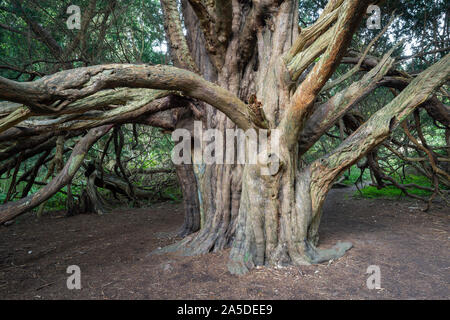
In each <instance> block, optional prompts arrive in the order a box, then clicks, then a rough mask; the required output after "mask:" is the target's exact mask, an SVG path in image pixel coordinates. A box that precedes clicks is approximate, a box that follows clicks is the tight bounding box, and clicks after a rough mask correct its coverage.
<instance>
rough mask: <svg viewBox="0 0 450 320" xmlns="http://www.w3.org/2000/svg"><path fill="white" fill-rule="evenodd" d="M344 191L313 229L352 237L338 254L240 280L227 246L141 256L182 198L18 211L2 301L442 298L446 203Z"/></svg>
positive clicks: (327, 242) (4, 244) (7, 234)
mask: <svg viewBox="0 0 450 320" xmlns="http://www.w3.org/2000/svg"><path fill="white" fill-rule="evenodd" d="M351 193H352V192H351V191H349V189H340V190H333V191H332V193H331V194H330V196H329V198H328V199H327V203H326V206H325V208H324V217H323V220H322V224H321V233H320V235H321V241H320V247H322V248H326V247H329V246H332V245H334V243H335V242H336V241H338V240H345V241H351V242H353V244H354V248H353V249H351V250H350V251H349V252H348V253H347V254H346V255H345V256H344V257H342V258H341V259H339V260H337V261H332V262H331V263H328V264H327V263H325V264H321V265H315V266H303V267H286V268H280V269H277V268H258V269H254V270H252V271H251V272H250V273H248V274H246V275H244V276H240V277H238V276H232V275H230V274H229V273H228V271H227V268H226V262H227V258H228V253H229V251H228V250H226V251H223V252H219V253H212V254H207V255H203V256H200V257H180V256H176V255H173V254H166V255H149V253H150V252H152V251H153V250H154V249H156V248H158V247H163V246H165V245H168V244H170V243H172V242H174V241H175V240H176V239H174V238H173V237H172V235H173V234H174V232H175V231H176V230H177V229H178V228H179V227H180V226H181V224H182V221H183V211H182V205H181V204H172V203H163V204H158V205H155V206H153V207H151V208H148V209H137V210H135V209H133V210H129V209H123V210H116V211H114V212H113V213H111V214H107V215H104V216H96V215H80V216H76V217H72V218H64V217H63V213H61V212H60V213H51V214H48V215H47V216H44V218H42V219H41V220H40V221H36V220H35V218H34V217H32V216H30V215H26V216H23V217H21V218H20V219H19V221H18V222H17V223H15V224H14V225H12V226H9V227H0V299H448V298H449V296H450V286H449V283H450V250H449V249H450V232H449V231H450V230H449V213H450V210H449V208H448V207H445V205H444V204H441V205H439V204H438V205H435V206H434V208H433V209H432V210H431V211H430V212H428V213H424V212H422V211H420V210H419V208H418V204H417V203H415V202H412V201H406V200H402V201H393V200H361V199H359V200H358V199H354V198H352V197H351V196H349V194H351ZM420 206H422V204H420ZM69 265H78V266H79V267H80V268H81V283H82V289H81V290H68V289H67V287H66V280H67V277H68V276H69V275H68V274H67V273H66V269H67V267H68V266H69ZM369 265H378V266H379V267H380V270H381V287H382V289H380V290H369V289H368V288H367V286H366V280H367V278H368V276H369V275H368V274H366V271H367V268H368V266H369Z"/></svg>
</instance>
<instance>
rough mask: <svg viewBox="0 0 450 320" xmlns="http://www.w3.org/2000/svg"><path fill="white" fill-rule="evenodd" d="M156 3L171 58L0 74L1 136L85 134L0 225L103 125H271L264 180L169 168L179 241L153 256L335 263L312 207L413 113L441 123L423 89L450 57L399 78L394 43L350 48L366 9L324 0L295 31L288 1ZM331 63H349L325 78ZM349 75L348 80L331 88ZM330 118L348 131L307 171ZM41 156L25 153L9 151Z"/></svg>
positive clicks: (66, 176) (36, 201)
mask: <svg viewBox="0 0 450 320" xmlns="http://www.w3.org/2000/svg"><path fill="white" fill-rule="evenodd" d="M94 2H95V1H94ZM160 3H161V9H162V12H163V15H164V28H165V33H166V38H167V41H168V44H169V52H170V56H171V61H172V63H170V64H167V65H147V64H102V65H93V66H84V67H80V68H75V69H70V68H68V67H65V65H64V63H62V62H64V61H63V60H62V62H61V65H62V67H61V69H64V70H63V71H60V72H56V73H52V74H49V75H46V76H43V77H40V78H39V79H37V80H34V81H25V82H24V81H21V82H16V81H13V80H10V79H6V78H0V99H2V100H5V102H2V103H0V114H1V116H2V117H1V118H0V141H7V140H9V141H14V140H17V141H19V140H20V139H22V140H21V141H23V139H34V140H35V141H36V142H35V146H40V145H42V144H43V143H47V142H48V141H52V143H53V145H52V148H53V146H55V145H56V139H57V138H56V136H58V135H61V134H66V135H67V134H73V135H81V134H83V133H84V130H86V129H89V130H90V131H89V133H87V135H85V136H84V137H83V138H82V139H81V140H79V142H78V143H77V145H76V147H75V148H74V149H73V150H72V155H71V157H70V158H69V159H68V161H67V162H66V164H65V166H64V167H63V168H62V170H61V171H60V172H59V174H58V175H57V176H56V177H55V178H54V179H53V180H52V181H51V182H49V183H48V185H47V186H46V187H44V188H42V189H41V190H40V191H38V192H37V193H35V194H32V195H29V196H26V197H23V198H22V199H21V200H18V201H16V202H13V201H11V202H7V203H5V204H4V205H2V206H0V223H3V222H6V221H8V220H11V219H13V218H14V217H16V216H18V215H20V214H22V213H24V212H26V211H29V210H31V209H32V208H34V207H36V206H38V205H40V204H41V203H42V202H44V201H46V200H47V199H48V198H49V197H51V196H52V195H53V194H54V193H55V192H57V191H58V190H59V189H60V188H62V187H63V186H65V185H67V184H68V183H69V182H70V180H71V178H72V177H73V175H74V173H75V172H76V171H77V170H78V168H79V167H80V166H81V163H82V162H83V159H84V156H85V154H86V150H87V149H89V148H90V147H91V146H92V145H93V144H94V143H95V141H96V140H97V139H99V138H100V137H101V136H102V135H105V134H106V133H107V132H108V131H110V130H113V129H112V128H113V127H114V126H116V125H118V124H123V123H140V124H145V125H150V126H155V127H161V128H164V129H167V130H173V129H175V128H186V129H188V130H193V129H192V128H193V121H194V120H195V119H196V120H201V121H202V123H203V126H204V127H205V128H216V129H218V130H220V131H222V132H224V131H225V130H226V129H228V128H240V129H243V130H247V129H250V128H252V129H255V130H268V132H269V139H270V132H271V131H274V130H277V131H279V132H280V141H279V152H277V153H272V154H270V157H271V159H276V161H279V163H280V166H279V169H278V170H277V171H276V172H272V174H271V175H264V174H262V169H264V168H265V167H266V166H268V165H270V163H261V164H245V165H240V164H235V165H229V164H212V165H210V164H208V165H206V164H194V165H190V164H184V165H178V166H176V170H177V175H178V178H179V181H180V184H181V187H182V190H183V197H184V204H185V210H186V221H185V225H184V227H183V230H182V234H183V235H187V236H186V237H185V238H184V239H183V240H182V241H181V242H179V243H177V244H175V245H173V246H172V247H169V248H166V249H165V250H177V251H180V252H182V253H184V254H190V255H194V254H202V253H207V252H211V251H217V250H221V249H224V248H227V247H230V246H231V254H230V261H229V270H230V271H231V272H232V273H236V274H241V273H244V272H246V271H248V270H249V269H251V268H252V267H254V266H256V265H279V264H289V263H291V264H297V265H301V264H311V263H320V262H323V261H327V260H330V259H336V258H339V257H340V256H342V255H343V254H344V253H345V252H346V251H347V250H348V249H350V248H351V246H352V245H351V243H348V242H340V243H337V244H336V245H335V246H334V247H333V248H328V249H319V248H318V243H319V235H318V229H319V224H320V219H321V209H322V205H323V203H324V200H325V198H326V196H327V193H328V192H329V191H330V189H331V187H332V185H333V184H334V183H335V182H336V180H337V179H338V178H339V177H340V176H341V174H342V173H343V172H344V171H345V170H346V169H348V168H349V167H350V166H352V165H353V164H355V163H356V162H357V161H359V160H360V159H362V158H364V157H366V156H367V159H368V160H369V165H370V166H371V168H372V169H373V170H374V172H375V173H376V172H377V170H376V168H377V166H376V164H374V163H373V161H372V162H370V159H372V160H373V158H374V157H375V156H374V152H375V150H376V148H377V147H379V146H380V145H382V144H383V143H385V141H386V139H387V138H389V137H390V135H391V133H392V132H393V131H394V130H395V129H396V128H397V127H399V126H400V125H404V124H405V120H406V119H407V117H408V116H409V115H410V114H413V113H414V112H415V110H418V109H419V108H424V109H426V110H427V112H428V113H429V114H430V116H432V117H433V119H435V120H436V121H439V122H440V123H441V124H442V125H443V126H445V127H446V128H448V125H449V122H450V119H449V111H448V106H446V105H444V104H443V103H442V101H441V100H439V98H438V97H437V96H436V95H435V92H436V90H438V89H439V88H441V87H442V86H443V85H445V84H446V82H447V81H448V80H449V75H450V54H447V55H444V56H443V58H442V59H440V60H439V61H438V62H436V63H434V64H433V65H432V66H430V67H429V68H427V69H426V70H424V71H422V72H420V73H419V74H415V75H409V74H407V73H406V72H403V71H401V70H399V69H398V68H397V66H396V64H395V63H394V62H395V58H394V57H393V52H394V50H395V46H393V47H392V48H390V49H389V50H387V51H386V52H385V54H384V56H382V57H379V58H376V57H373V56H370V55H368V52H367V51H366V52H353V51H351V50H349V46H350V43H351V41H352V37H353V36H354V35H355V33H356V32H358V30H359V28H360V27H361V26H365V19H367V14H366V12H367V7H368V6H369V5H370V4H371V1H365V0H330V1H328V3H327V4H326V5H325V6H324V7H323V10H321V12H320V16H319V17H318V18H317V19H316V20H315V22H314V23H312V24H310V25H309V26H307V27H304V28H300V27H299V9H298V1H296V0H182V1H181V3H180V4H181V5H179V4H178V2H177V1H176V0H161V1H160ZM29 24H30V25H31V26H32V27H34V28H35V29H39V28H40V26H39V25H34V24H33V22H32V21H30V22H29ZM383 27H384V26H383ZM384 31H386V30H378V31H377V32H375V33H373V35H374V36H373V38H375V35H376V34H377V33H378V32H380V33H383V32H384ZM46 36H48V35H47V34H46V33H43V32H41V33H40V36H39V37H40V39H43V38H44V40H43V41H44V42H45V43H47V45H50V46H51V45H52V44H53V42H51V41H50V39H48V38H45V37H46ZM80 41H81V40H80ZM371 45H372V44H370V45H369V46H371ZM53 49H54V50H53V51H56V52H55V58H56V59H58V57H59V56H60V55H61V54H62V53H61V52H59V51H61V50H59V49H58V47H57V44H53ZM368 49H369V48H368ZM341 63H345V64H349V65H354V66H355V67H354V68H352V69H351V70H350V71H349V74H345V75H343V76H342V77H340V78H339V77H335V78H334V79H332V80H330V79H331V78H332V76H333V74H334V73H335V71H336V69H337V68H338V66H339V65H340V64H341ZM361 71H363V74H362V76H361V77H360V78H359V79H357V80H356V81H354V82H353V83H351V84H350V85H348V86H347V87H344V88H343V89H340V90H334V89H335V88H336V87H338V85H339V84H340V83H342V82H343V81H345V80H347V79H350V78H351V76H352V75H353V74H355V73H356V72H361ZM379 87H386V88H390V89H391V90H393V92H395V98H393V99H392V100H391V101H390V102H388V103H387V104H386V105H384V106H383V107H382V108H380V109H379V110H378V111H376V112H374V113H373V114H372V115H371V117H370V118H369V119H359V118H357V117H355V116H353V117H352V114H351V110H352V108H353V107H354V106H355V105H356V104H357V103H358V102H359V101H361V100H362V99H364V98H366V97H367V96H369V95H370V94H372V93H373V92H374V91H375V90H376V89H377V88H379ZM174 110H177V112H174ZM358 119H359V121H356V120H358ZM353 120H354V121H353ZM338 122H339V123H340V124H341V125H342V130H344V126H345V130H347V133H348V136H347V137H346V138H345V139H342V143H341V144H340V145H339V146H338V147H337V148H335V149H334V150H330V151H329V152H327V154H326V155H325V156H321V157H319V158H318V159H315V160H314V161H312V162H310V163H306V162H305V161H304V160H303V158H304V156H305V154H306V153H307V151H308V150H309V149H310V148H311V147H312V146H313V145H314V144H315V143H316V142H317V141H318V140H319V139H320V137H321V136H323V135H325V134H327V131H328V130H329V129H330V128H331V127H333V126H334V125H336V123H338ZM406 130H408V128H406ZM342 137H343V136H342ZM50 138H51V139H54V140H55V141H53V140H51V139H50ZM49 139H50V140H49ZM117 139H119V138H117ZM420 145H421V146H423V144H420ZM425 148H426V147H425ZM45 150H47V149H45V148H41V149H39V150H32V149H29V150H26V151H23V152H22V154H21V157H22V158H23V157H26V156H27V152H28V154H33V155H36V154H40V153H41V152H44V151H45ZM10 151H11V150H10ZM394 151H395V150H394ZM33 152H34V153H33ZM424 152H425V151H424ZM15 156H17V151H16V152H12V151H11V152H9V153H8V152H6V153H5V157H4V159H8V158H13V157H15ZM29 156H31V155H29ZM2 157H3V156H2ZM429 160H430V161H431V163H432V169H431V171H432V177H433V179H435V181H440V180H439V179H441V180H442V179H443V180H444V181H447V182H448V181H449V175H448V173H447V172H446V171H445V169H442V166H441V163H440V162H439V161H440V160H439V159H438V158H437V157H436V156H435V155H433V154H431V155H430V159H429ZM42 161H45V156H44V159H42ZM119 163H120V161H119ZM0 170H2V169H1V168H0ZM5 170H6V169H5ZM378 174H379V176H377V177H378V178H380V179H381V180H383V178H384V179H385V180H386V179H388V178H386V177H385V176H383V175H382V173H380V172H378ZM381 180H380V181H381ZM123 183H124V185H125V187H126V182H123ZM125 187H124V188H125ZM436 192H437V191H436ZM188 234H189V235H188Z"/></svg>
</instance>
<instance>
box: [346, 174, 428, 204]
mask: <svg viewBox="0 0 450 320" xmlns="http://www.w3.org/2000/svg"><path fill="white" fill-rule="evenodd" d="M401 182H402V183H403V184H410V183H414V184H417V185H419V186H423V187H430V186H431V183H430V181H429V180H428V179H427V178H426V177H423V176H417V175H413V174H411V175H408V176H406V177H405V178H404V179H402V181H401ZM360 191H361V192H358V191H356V192H355V193H354V196H355V197H363V198H368V199H374V198H400V197H403V196H405V194H404V193H403V192H402V190H400V189H399V188H397V187H395V186H386V187H384V188H382V189H378V188H376V187H373V186H367V187H365V188H363V189H361V190H360ZM408 192H409V193H410V194H414V195H417V196H421V197H428V196H430V195H431V194H432V193H431V192H430V191H427V190H422V189H419V188H415V187H412V188H408Z"/></svg>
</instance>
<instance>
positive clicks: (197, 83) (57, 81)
mask: <svg viewBox="0 0 450 320" xmlns="http://www.w3.org/2000/svg"><path fill="white" fill-rule="evenodd" d="M121 87H129V88H149V89H160V90H176V91H181V92H182V93H183V94H185V95H187V96H190V97H193V98H197V99H199V100H202V101H204V102H207V103H208V104H210V105H212V106H213V107H215V108H217V109H218V110H220V111H222V112H223V113H225V114H226V115H227V116H228V117H229V118H230V119H231V120H232V121H233V122H234V123H236V124H237V125H238V126H239V127H240V128H242V129H248V128H251V127H253V126H254V123H259V122H258V118H257V116H256V115H255V114H254V113H253V111H252V110H251V109H250V108H248V107H247V105H246V104H245V103H244V102H242V101H241V100H240V99H239V98H238V97H236V96H235V95H234V94H232V93H231V92H229V91H228V90H225V89H223V88H221V87H219V86H218V85H216V84H213V83H211V82H209V81H206V80H205V79H203V78H202V77H200V76H199V75H197V74H195V73H193V72H190V71H187V70H183V69H179V68H175V67H171V66H162V65H157V66H148V65H129V64H123V65H121V64H110V65H101V66H93V67H84V68H78V69H72V70H66V71H61V72H58V73H56V74H53V75H50V76H46V77H44V78H41V79H39V80H37V81H34V82H15V81H11V80H8V79H5V78H1V77H0V99H5V100H8V101H12V102H18V103H23V104H25V105H27V106H28V107H30V109H31V111H32V112H35V113H42V114H51V113H58V112H61V111H62V110H64V109H65V108H67V107H69V106H70V105H71V104H72V103H73V102H74V101H76V100H79V99H82V98H86V97H88V96H91V95H93V94H95V93H97V92H99V91H102V90H107V89H114V88H121Z"/></svg>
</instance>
